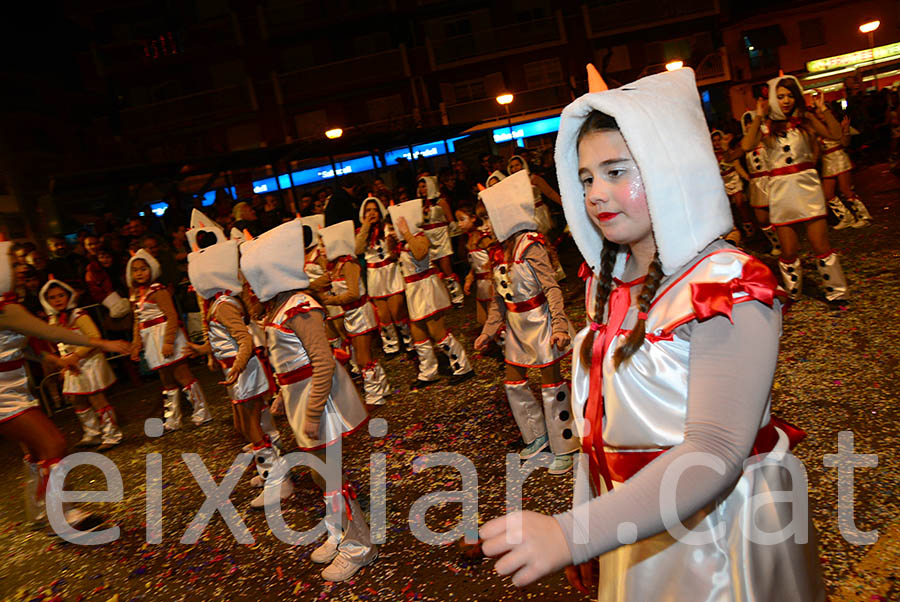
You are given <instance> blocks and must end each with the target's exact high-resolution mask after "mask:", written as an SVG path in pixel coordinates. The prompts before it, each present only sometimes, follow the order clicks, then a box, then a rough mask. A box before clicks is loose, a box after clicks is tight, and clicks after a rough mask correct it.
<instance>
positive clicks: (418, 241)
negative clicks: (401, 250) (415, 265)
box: [406, 232, 431, 261]
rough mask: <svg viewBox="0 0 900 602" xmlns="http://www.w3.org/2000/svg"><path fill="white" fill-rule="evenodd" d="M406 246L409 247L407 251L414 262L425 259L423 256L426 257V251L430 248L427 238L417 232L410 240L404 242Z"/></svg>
mask: <svg viewBox="0 0 900 602" xmlns="http://www.w3.org/2000/svg"><path fill="white" fill-rule="evenodd" d="M406 244H407V245H409V251H410V252H411V253H412V256H413V257H415V258H416V261H421V260H422V259H425V256H426V255H428V249H429V248H430V247H431V242H430V241H429V240H428V237H427V236H425V233H424V232H419V233H418V234H416V235H415V236H413V237H412V238H411V239H410V240H408V241H406Z"/></svg>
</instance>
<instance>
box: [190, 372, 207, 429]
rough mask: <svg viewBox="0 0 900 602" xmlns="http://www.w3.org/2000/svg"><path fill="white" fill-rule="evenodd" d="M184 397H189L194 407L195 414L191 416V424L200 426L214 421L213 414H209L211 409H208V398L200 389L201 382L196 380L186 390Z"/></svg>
mask: <svg viewBox="0 0 900 602" xmlns="http://www.w3.org/2000/svg"><path fill="white" fill-rule="evenodd" d="M184 396H185V397H187V398H188V399H189V400H190V402H191V405H193V406H194V413H193V414H191V422H193V423H194V424H196V425H197V426H200V425H201V424H206V423H207V422H209V421H210V420H212V414H210V413H209V408H208V407H206V396H205V395H204V394H203V389H201V388H200V381H199V380H195V381H194V382H192V383H191V384H189V385H188V386H186V387H185V388H184Z"/></svg>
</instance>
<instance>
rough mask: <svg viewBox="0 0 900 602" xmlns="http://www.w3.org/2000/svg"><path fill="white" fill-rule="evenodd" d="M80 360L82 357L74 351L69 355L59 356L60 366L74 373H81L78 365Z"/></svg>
mask: <svg viewBox="0 0 900 602" xmlns="http://www.w3.org/2000/svg"><path fill="white" fill-rule="evenodd" d="M80 360H81V358H80V357H78V356H77V355H75V354H74V353H70V354H69V355H65V356H63V357H61V358H59V362H58V364H59V368H60V369H61V370H68V371H69V372H71V373H72V374H81V369H80V368H79V367H78V362H79V361H80Z"/></svg>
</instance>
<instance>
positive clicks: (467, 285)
mask: <svg viewBox="0 0 900 602" xmlns="http://www.w3.org/2000/svg"><path fill="white" fill-rule="evenodd" d="M471 293H472V281H471V280H469V279H468V278H466V282H465V283H464V284H463V294H464V295H469V294H471Z"/></svg>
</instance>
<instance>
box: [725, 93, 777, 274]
mask: <svg viewBox="0 0 900 602" xmlns="http://www.w3.org/2000/svg"><path fill="white" fill-rule="evenodd" d="M753 116H754V113H753V111H747V112H746V113H744V114H743V115H742V116H741V128H742V129H743V132H744V135H745V136H746V135H747V128H749V127H750V124H751V123H753ZM744 160H745V161H746V163H747V175H748V176H749V182H748V184H747V187H748V194H747V196H748V197H750V206H751V207H752V208H753V215H754V217H756V223H758V224H759V227H760V229H761V230H762V233H763V234H765V235H766V239H767V240H768V241H769V244H770V245H772V250H771V251H770V254H771V255H772V256H773V257H778V256H779V255H781V243H780V242H778V234H776V233H775V228H774V227H773V226H772V224H771V223H770V222H769V158H768V155H767V154H766V149H765V147H764V146H763V144H762V142H760V143H759V144H757V145H756V146H755V147H754V148H753V149H752V150H750V151H747V152H746V153H745V156H744ZM726 191H727V189H726Z"/></svg>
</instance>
